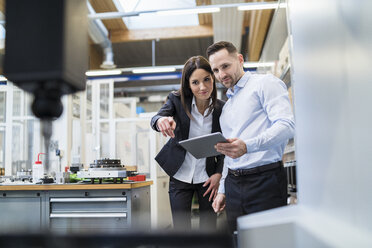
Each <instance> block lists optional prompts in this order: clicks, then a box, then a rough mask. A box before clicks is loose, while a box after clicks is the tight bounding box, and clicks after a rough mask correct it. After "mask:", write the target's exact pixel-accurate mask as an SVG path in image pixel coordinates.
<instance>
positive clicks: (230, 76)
mask: <svg viewBox="0 0 372 248" xmlns="http://www.w3.org/2000/svg"><path fill="white" fill-rule="evenodd" d="M243 62H244V60H243V56H242V55H241V54H238V53H233V54H229V52H228V51H227V50H226V49H222V50H219V51H218V52H216V53H214V54H212V55H211V56H209V63H210V64H211V67H212V70H213V73H214V76H215V77H216V79H217V80H218V81H219V82H221V83H222V84H223V85H224V86H225V87H226V88H232V87H234V85H235V84H236V83H237V82H238V81H239V79H240V78H241V77H242V76H243V74H244V71H243V69H242V68H243Z"/></svg>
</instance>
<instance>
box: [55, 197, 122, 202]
mask: <svg viewBox="0 0 372 248" xmlns="http://www.w3.org/2000/svg"><path fill="white" fill-rule="evenodd" d="M126 201H127V197H111V198H110V197H95V198H50V202H126Z"/></svg>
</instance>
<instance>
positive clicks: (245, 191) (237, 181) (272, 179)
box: [225, 166, 288, 232]
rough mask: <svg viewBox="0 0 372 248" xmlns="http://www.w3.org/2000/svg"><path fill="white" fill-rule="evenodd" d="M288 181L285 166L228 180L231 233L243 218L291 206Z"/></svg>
mask: <svg viewBox="0 0 372 248" xmlns="http://www.w3.org/2000/svg"><path fill="white" fill-rule="evenodd" d="M287 187H288V186H287V177H286V173H285V170H284V168H283V166H280V167H278V168H276V169H272V170H268V171H265V172H260V173H256V174H251V175H244V176H234V175H231V174H228V175H227V177H226V179H225V195H226V215H227V222H228V225H229V230H230V232H234V231H235V230H237V218H238V217H239V216H242V215H246V214H251V213H256V212H259V211H263V210H267V209H271V208H276V207H281V206H285V205H287Z"/></svg>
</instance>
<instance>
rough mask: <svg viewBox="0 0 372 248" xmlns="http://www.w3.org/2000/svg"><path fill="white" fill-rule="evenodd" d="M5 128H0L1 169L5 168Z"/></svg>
mask: <svg viewBox="0 0 372 248" xmlns="http://www.w3.org/2000/svg"><path fill="white" fill-rule="evenodd" d="M4 163H5V127H0V168H5V164H4Z"/></svg>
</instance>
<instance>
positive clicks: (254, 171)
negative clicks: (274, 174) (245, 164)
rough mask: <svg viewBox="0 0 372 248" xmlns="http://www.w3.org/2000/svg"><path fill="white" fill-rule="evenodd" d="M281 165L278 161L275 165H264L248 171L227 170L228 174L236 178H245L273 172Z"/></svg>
mask: <svg viewBox="0 0 372 248" xmlns="http://www.w3.org/2000/svg"><path fill="white" fill-rule="evenodd" d="M282 165H283V162H282V161H278V162H275V163H271V164H265V165H261V166H257V167H254V168H250V169H237V170H231V169H229V174H230V175H233V176H236V177H240V176H247V175H252V174H257V173H260V172H264V171H268V170H273V169H276V168H279V167H281V166H282Z"/></svg>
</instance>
